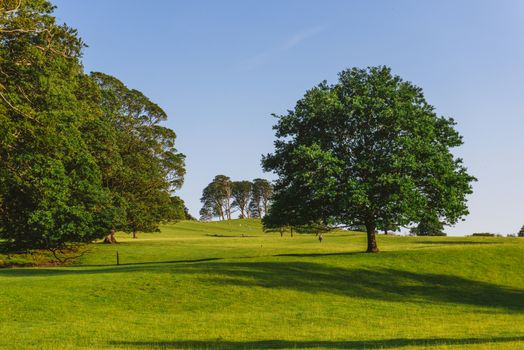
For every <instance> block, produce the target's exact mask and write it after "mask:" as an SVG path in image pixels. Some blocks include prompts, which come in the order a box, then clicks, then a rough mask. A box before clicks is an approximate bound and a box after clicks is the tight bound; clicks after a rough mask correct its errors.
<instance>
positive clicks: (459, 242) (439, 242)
mask: <svg viewBox="0 0 524 350" xmlns="http://www.w3.org/2000/svg"><path fill="white" fill-rule="evenodd" d="M413 243H415V244H440V245H485V244H504V243H505V242H473V241H414V242H413Z"/></svg>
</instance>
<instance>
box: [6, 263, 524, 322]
mask: <svg viewBox="0 0 524 350" xmlns="http://www.w3.org/2000/svg"><path fill="white" fill-rule="evenodd" d="M199 261H200V262H198V263H197V262H195V261H189V263H188V261H187V260H180V261H175V262H170V263H155V264H150V265H148V264H141V265H127V266H114V267H101V268H96V269H94V268H88V269H86V268H56V269H9V270H3V271H0V276H20V277H24V276H34V277H39V276H46V275H58V276H59V275H65V274H77V275H82V274H101V273H130V272H147V273H156V272H159V273H166V272H168V273H173V274H175V275H180V276H182V275H194V277H195V279H196V280H200V281H201V282H202V283H204V284H205V283H208V284H216V285H223V286H232V285H233V286H244V287H263V288H272V289H290V290H296V291H300V292H308V293H330V294H336V295H342V296H348V297H356V298H362V299H373V300H382V301H393V302H410V303H423V304H427V303H451V304H463V305H472V306H478V307H493V308H502V309H504V311H505V312H524V290H523V289H517V288H509V287H505V286H501V285H496V284H492V283H488V282H481V281H475V280H470V279H466V278H463V277H459V276H453V275H444V274H433V273H418V272H410V271H405V270H400V269H392V268H380V267H377V268H343V267H337V266H330V265H324V264H319V263H313V262H300V261H276V262H264V261H262V262H252V261H245V262H231V261H226V260H220V259H216V260H214V261H209V260H208V261H204V260H199ZM180 262H185V263H180Z"/></svg>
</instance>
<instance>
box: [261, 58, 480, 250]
mask: <svg viewBox="0 0 524 350" xmlns="http://www.w3.org/2000/svg"><path fill="white" fill-rule="evenodd" d="M277 118H278V122H277V124H276V125H275V126H274V129H275V131H276V137H277V140H276V141H275V151H274V153H272V154H268V155H266V156H264V157H263V159H262V165H263V167H264V169H265V170H266V171H273V172H275V173H276V174H277V175H278V180H277V181H276V183H275V193H274V195H273V205H272V207H271V209H270V210H269V218H268V221H271V220H273V219H271V217H272V216H279V219H278V220H275V221H276V222H278V223H279V224H282V223H285V222H287V223H294V224H296V225H307V224H315V223H317V224H324V225H365V226H366V231H367V236H368V248H367V251H368V252H378V250H379V249H378V246H377V243H376V238H375V232H376V229H377V227H391V226H393V227H398V226H406V225H409V224H410V223H414V222H419V221H420V220H421V219H422V218H423V217H426V216H428V215H429V214H431V215H433V216H435V217H438V218H439V220H441V221H442V222H445V223H447V224H453V223H456V222H457V221H458V220H460V219H461V218H462V217H463V216H464V215H466V214H467V213H468V210H467V205H466V196H467V195H468V194H470V193H471V192H472V187H471V182H472V181H474V180H475V178H474V177H472V176H471V175H469V174H468V173H467V170H466V168H465V167H464V165H463V162H462V159H460V158H457V157H454V155H453V154H452V152H451V150H452V149H453V148H454V147H457V146H460V145H461V144H462V138H461V136H460V135H459V134H458V132H457V131H456V130H455V129H454V125H455V122H454V120H453V119H451V118H446V117H441V116H438V115H437V114H436V113H435V109H434V107H433V106H431V105H430V104H428V103H427V102H426V100H425V98H424V94H423V92H422V89H421V88H419V87H417V86H415V85H413V84H411V83H410V82H407V81H404V80H402V79H401V78H400V77H398V76H395V75H393V74H392V73H391V70H390V69H389V68H387V67H383V66H381V67H371V68H368V69H358V68H352V69H348V70H345V71H342V72H341V73H340V74H339V80H338V83H336V84H333V85H329V84H327V83H326V82H323V83H321V84H319V85H318V86H316V87H314V88H312V89H311V90H309V91H307V92H306V94H305V95H304V97H303V98H302V99H300V100H299V101H298V102H297V104H296V106H295V108H294V109H293V110H290V111H288V113H287V114H285V115H281V116H277Z"/></svg>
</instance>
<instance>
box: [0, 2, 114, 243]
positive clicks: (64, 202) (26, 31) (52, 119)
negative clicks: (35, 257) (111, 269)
mask: <svg viewBox="0 0 524 350" xmlns="http://www.w3.org/2000/svg"><path fill="white" fill-rule="evenodd" d="M52 10H53V7H52V6H51V4H50V3H49V2H47V1H38V0H31V1H22V2H20V1H5V2H2V3H1V4H0V72H1V74H0V164H1V167H0V234H1V236H2V237H3V238H4V239H6V240H7V244H8V245H9V246H11V247H12V249H27V248H48V249H57V248H60V247H63V246H64V244H66V243H80V242H89V241H91V240H93V239H95V238H97V237H99V236H100V234H101V232H105V231H107V230H108V229H109V228H110V226H111V222H110V221H111V220H110V217H111V213H112V209H111V207H112V204H111V201H110V194H109V192H108V191H107V189H105V188H103V187H102V176H101V173H100V170H99V169H98V167H97V166H96V162H95V159H94V157H93V156H92V154H91V153H90V152H89V149H88V147H87V145H86V143H85V141H84V139H83V137H82V133H81V128H82V125H83V124H84V123H85V122H86V121H87V120H89V119H95V118H96V117H97V115H96V113H95V114H90V112H91V111H90V110H89V108H87V109H85V108H84V107H85V106H86V105H89V101H86V96H85V94H84V88H85V81H86V77H85V75H84V74H83V72H82V66H81V64H80V55H81V48H82V47H83V43H82V41H81V40H80V38H78V36H77V35H76V31H75V30H73V29H71V28H69V27H67V26H66V25H58V24H56V22H55V19H54V17H53V16H52V15H51V13H52Z"/></svg>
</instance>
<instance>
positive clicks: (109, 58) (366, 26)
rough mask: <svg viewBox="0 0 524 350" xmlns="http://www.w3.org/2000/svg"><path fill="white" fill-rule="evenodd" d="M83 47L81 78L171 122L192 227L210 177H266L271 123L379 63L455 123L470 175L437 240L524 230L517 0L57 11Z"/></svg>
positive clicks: (69, 0)
mask: <svg viewBox="0 0 524 350" xmlns="http://www.w3.org/2000/svg"><path fill="white" fill-rule="evenodd" d="M53 3H54V4H55V5H57V9H56V12H55V15H56V16H57V19H58V21H59V22H65V23H67V24H68V25H70V26H72V27H74V28H77V29H78V31H79V34H80V36H81V37H82V38H83V40H84V41H85V42H86V44H87V45H88V47H87V48H86V49H85V51H84V58H83V62H84V66H85V69H86V71H87V72H90V71H101V72H104V73H108V74H111V75H114V76H116V77H117V78H119V79H120V80H122V81H123V82H124V83H125V84H126V85H127V86H128V87H130V88H135V89H138V90H140V91H142V92H143V93H144V94H145V95H146V96H148V97H149V98H150V99H151V100H152V101H154V102H156V103H158V104H159V105H160V106H161V107H162V108H163V109H164V110H165V111H166V112H167V114H168V115H169V120H168V121H167V122H166V125H167V126H168V127H170V128H172V129H174V130H175V131H176V133H177V137H178V138H177V148H178V149H179V151H181V152H183V153H184V154H185V155H186V156H187V159H186V168H187V175H186V178H185V183H184V186H183V187H182V189H181V190H180V191H178V193H177V194H178V195H180V196H181V197H182V198H183V199H184V200H185V202H186V204H187V206H188V208H189V209H190V212H191V213H192V214H193V215H194V216H198V211H199V209H200V201H199V199H200V196H201V193H202V189H203V188H204V187H205V186H206V185H207V184H208V183H209V182H210V181H211V180H212V178H213V177H214V176H215V175H217V174H224V175H227V176H230V177H231V178H232V179H233V180H244V179H248V180H249V179H254V178H257V177H263V178H268V179H274V175H273V174H268V173H264V172H263V171H262V169H261V166H260V159H261V155H262V154H267V153H270V152H272V150H273V141H274V139H275V137H274V131H273V130H272V125H273V124H275V119H274V118H273V117H272V116H271V114H272V113H276V114H284V113H286V111H287V110H288V109H292V108H293V107H294V105H295V103H296V101H297V100H298V99H300V98H301V97H302V96H303V94H304V93H305V91H306V90H308V89H310V88H311V87H313V86H315V85H317V84H318V83H320V82H321V81H323V80H327V81H328V82H329V83H335V82H336V79H337V73H338V72H340V71H341V70H343V69H346V68H351V67H367V66H375V65H387V66H389V67H391V68H392V70H393V73H394V74H397V75H399V76H401V77H402V78H403V79H404V80H408V81H411V82H412V83H414V84H415V85H417V86H420V87H421V88H422V89H423V90H424V94H425V96H426V99H427V100H428V102H429V103H430V104H432V105H433V106H434V107H435V108H436V112H437V113H438V114H439V115H443V116H446V117H453V118H454V119H455V120H456V121H457V123H458V124H457V127H456V128H457V130H458V131H459V132H460V133H461V134H462V135H463V137H464V145H463V146H461V147H460V148H458V149H456V150H455V151H454V152H455V154H456V155H457V156H460V157H462V158H463V159H464V162H465V165H466V166H467V167H468V170H469V172H470V173H471V174H472V175H474V176H476V177H477V178H478V182H476V183H475V184H474V188H473V190H474V193H473V194H472V195H471V196H469V197H468V199H469V201H468V203H469V208H470V215H468V216H467V217H466V218H465V220H464V221H463V222H460V223H458V224H457V225H455V226H454V227H449V228H447V229H446V232H448V233H449V234H451V235H466V234H471V233H473V232H493V233H501V234H508V233H510V234H514V233H516V232H517V231H518V230H519V229H520V227H521V226H522V225H523V224H524V181H523V179H524V39H523V38H524V1H519V0H497V1H479V0H470V1H468V0H462V1H456V0H447V1H443V0H438V1H437V0H433V1H418V0H411V1H407V0H406V1H402V0H397V1H388V0H384V1H379V0H371V1H366V0H361V1H356V0H354V1H350V0H344V1H337V0H316V1H311V0H264V1H257V0H242V1H234V0H222V1H213V0H207V1H204V0H196V1H189V0H187V1H177V0H151V1H143V0H140V1H139V0H110V1H108V0H89V1H82V0H54V1H53Z"/></svg>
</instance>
